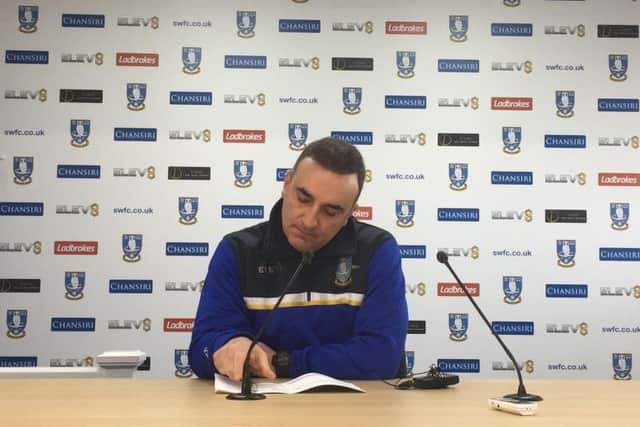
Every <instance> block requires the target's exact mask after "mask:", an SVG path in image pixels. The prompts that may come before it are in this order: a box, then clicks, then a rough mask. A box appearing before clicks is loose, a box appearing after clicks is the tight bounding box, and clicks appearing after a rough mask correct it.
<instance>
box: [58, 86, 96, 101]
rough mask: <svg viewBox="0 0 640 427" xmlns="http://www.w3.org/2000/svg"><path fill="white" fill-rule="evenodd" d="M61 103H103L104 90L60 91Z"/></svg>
mask: <svg viewBox="0 0 640 427" xmlns="http://www.w3.org/2000/svg"><path fill="white" fill-rule="evenodd" d="M60 102H82V103H91V104H101V103H102V89H60Z"/></svg>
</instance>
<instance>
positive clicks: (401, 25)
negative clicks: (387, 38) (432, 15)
mask: <svg viewBox="0 0 640 427" xmlns="http://www.w3.org/2000/svg"><path fill="white" fill-rule="evenodd" d="M384 32H385V34H423V35H424V34H427V22H426V21H386V22H385V23H384Z"/></svg>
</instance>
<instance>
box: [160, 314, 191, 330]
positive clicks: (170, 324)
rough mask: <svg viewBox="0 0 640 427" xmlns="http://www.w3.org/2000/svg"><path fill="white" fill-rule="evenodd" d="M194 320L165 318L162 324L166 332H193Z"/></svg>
mask: <svg viewBox="0 0 640 427" xmlns="http://www.w3.org/2000/svg"><path fill="white" fill-rule="evenodd" d="M193 322H194V319H193V318H173V317H169V318H165V319H164V320H163V322H162V324H163V329H164V331H165V332H191V330H192V329H193Z"/></svg>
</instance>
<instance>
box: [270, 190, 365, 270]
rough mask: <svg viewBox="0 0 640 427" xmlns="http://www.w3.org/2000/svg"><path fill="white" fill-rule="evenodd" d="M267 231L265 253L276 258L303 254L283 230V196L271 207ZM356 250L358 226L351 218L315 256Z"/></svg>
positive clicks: (350, 254) (326, 255)
mask: <svg viewBox="0 0 640 427" xmlns="http://www.w3.org/2000/svg"><path fill="white" fill-rule="evenodd" d="M267 224H268V225H267V232H266V235H265V241H264V243H263V250H264V254H265V255H267V256H269V255H271V256H274V257H275V258H288V257H296V258H299V257H300V256H301V254H300V252H299V251H298V250H297V249H295V248H294V247H293V246H291V244H289V241H288V240H287V237H286V236H285V234H284V231H283V230H282V198H281V199H280V200H278V201H277V202H276V204H275V205H274V206H273V208H272V209H271V213H270V215H269V221H268V223H267ZM355 252H356V228H355V220H354V219H353V218H349V220H348V221H347V224H346V225H345V226H344V227H342V228H341V229H340V231H338V234H336V235H335V236H334V238H333V239H331V240H330V241H329V243H327V244H326V245H325V246H323V247H322V248H320V249H318V250H317V251H316V253H315V254H314V257H333V256H353V255H355Z"/></svg>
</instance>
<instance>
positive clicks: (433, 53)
mask: <svg viewBox="0 0 640 427" xmlns="http://www.w3.org/2000/svg"><path fill="white" fill-rule="evenodd" d="M0 16H1V18H0V20H1V26H0V32H1V34H2V39H1V40H2V43H1V44H2V50H3V53H4V61H3V62H2V64H0V71H1V79H0V81H1V85H2V93H3V98H2V100H1V101H0V113H1V114H0V115H1V117H2V119H1V126H0V127H1V128H2V129H0V132H2V134H1V136H0V138H1V146H0V147H1V150H0V154H1V155H2V159H1V160H0V169H1V171H0V174H1V175H0V181H1V182H2V185H1V197H0V215H2V233H1V234H0V252H1V253H0V262H1V266H2V267H1V273H0V274H1V277H0V291H1V292H2V293H1V294H0V295H1V296H0V311H1V312H2V317H3V318H2V321H1V322H0V325H2V327H1V329H3V333H2V334H1V336H0V365H2V366H35V365H37V366H50V365H52V366H64V365H71V366H77V365H86V364H91V363H92V356H93V355H95V354H98V353H99V352H102V351H104V350H107V349H135V348H139V349H142V350H144V351H146V352H147V353H148V354H149V356H150V358H149V360H148V363H147V364H146V367H145V368H143V369H147V372H140V375H148V376H158V377H159V376H173V375H177V376H181V377H188V376H190V375H191V371H190V368H189V365H188V360H187V358H186V353H185V349H186V348H187V347H188V344H189V339H190V329H191V326H192V322H193V317H194V313H195V309H196V305H197V301H198V298H199V295H200V292H199V291H200V289H201V287H202V284H203V279H204V276H205V274H206V270H207V265H208V262H209V259H210V257H211V255H212V253H213V251H214V249H215V245H216V244H217V242H218V241H219V239H220V238H221V237H222V236H223V235H224V234H226V233H228V232H231V231H233V230H237V229H239V228H242V227H246V226H249V225H251V224H255V223H256V222H258V221H263V220H265V219H266V218H268V215H269V211H270V208H271V206H272V203H273V202H274V200H275V199H276V198H277V196H278V195H279V192H280V190H281V186H282V179H283V176H284V171H285V170H286V169H287V168H288V167H290V166H291V165H292V164H293V162H294V160H295V158H296V157H297V156H298V154H299V152H300V150H302V149H303V148H304V146H305V144H306V143H308V142H310V141H312V140H315V139H318V138H320V137H323V136H326V135H332V136H334V137H335V138H338V139H343V140H345V141H347V142H349V143H352V144H357V145H358V147H359V148H360V150H361V151H362V153H363V155H364V157H365V160H366V163H367V168H368V171H367V179H366V180H367V183H366V185H365V189H364V192H363V194H362V196H361V200H360V207H359V208H358V210H357V211H356V216H357V217H358V218H359V219H360V220H363V221H367V222H370V223H372V224H375V225H379V226H381V227H384V228H386V229H388V230H389V231H391V232H392V233H393V234H394V235H395V237H396V239H397V240H398V242H399V244H400V245H401V249H402V254H403V268H404V271H405V275H406V281H407V285H406V296H407V300H408V304H409V312H410V319H411V320H410V325H409V332H410V335H409V336H408V339H407V350H408V353H407V356H408V361H409V363H410V365H412V366H413V367H414V369H415V370H422V369H425V368H427V367H428V366H429V365H430V364H432V363H437V364H439V365H440V367H441V368H442V369H444V370H446V371H450V372H458V373H464V374H465V375H471V376H480V377H509V376H513V365H512V364H511V363H510V362H509V361H508V360H507V357H506V356H505V355H504V354H503V353H502V351H501V350H500V349H499V347H498V346H497V344H496V343H495V341H494V339H493V337H491V335H490V333H489V331H488V330H487V328H486V327H485V325H484V324H482V323H481V319H480V318H479V316H478V315H477V314H476V313H474V312H473V310H472V307H471V305H470V304H469V302H468V301H467V300H466V299H465V298H463V297H461V293H460V291H459V290H458V289H457V288H456V287H455V286H454V284H453V283H452V278H451V277H450V275H449V273H448V272H447V270H446V269H445V268H444V267H443V266H442V265H440V264H438V263H437V262H436V260H435V254H436V252H437V251H438V250H445V251H447V252H448V253H449V256H450V261H451V263H452V265H453V266H454V268H456V269H457V271H458V273H459V275H460V276H461V277H462V279H463V280H464V281H465V282H468V286H469V289H470V291H471V293H472V294H473V295H474V297H475V298H476V300H477V302H478V303H479V304H480V305H481V306H482V307H484V308H485V310H486V312H487V314H488V316H489V318H490V319H491V320H492V321H493V327H494V329H495V330H496V331H497V332H498V333H499V334H501V335H503V338H504V340H505V341H507V343H508V344H509V345H510V346H511V347H512V349H513V352H514V353H515V355H516V358H517V361H518V364H521V366H522V368H523V371H524V373H525V375H526V376H528V377H541V378H542V377H546V378H548V377H552V378H610V379H611V378H615V379H618V380H628V379H631V377H632V365H633V362H634V360H633V359H634V358H635V359H636V360H637V357H638V354H639V345H638V338H639V333H640V322H639V321H638V308H639V307H640V305H639V304H640V279H639V276H638V272H639V270H638V262H639V261H640V241H639V240H638V236H639V234H638V231H637V230H638V227H640V214H639V212H640V207H639V206H638V200H639V198H638V188H639V186H640V170H639V168H638V164H639V163H638V160H639V156H638V153H639V150H638V145H639V140H638V135H639V132H640V129H639V128H638V123H639V121H638V114H639V113H638V110H639V98H638V97H639V96H640V85H639V83H638V82H639V80H638V79H639V77H638V76H639V74H638V73H639V68H638V56H637V52H638V47H639V40H638V23H639V21H640V4H638V2H636V1H632V0H616V1H604V0H602V1H595V0H593V1H542V0H522V1H518V0H511V1H509V0H504V1H500V0H485V1H482V2H478V1H470V0H468V1H456V2H444V1H394V2H383V1H376V2H372V1H349V2H341V1H319V0H310V1H285V0H280V1H235V2H233V1H227V2H210V1H185V2H175V1H135V2H129V1H111V2H86V1H71V0H65V1H57V2H43V1H41V2H36V3H31V2H26V1H25V2H21V1H18V2H14V1H3V2H2V5H1V6H0Z"/></svg>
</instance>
